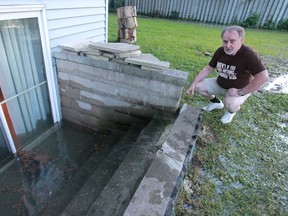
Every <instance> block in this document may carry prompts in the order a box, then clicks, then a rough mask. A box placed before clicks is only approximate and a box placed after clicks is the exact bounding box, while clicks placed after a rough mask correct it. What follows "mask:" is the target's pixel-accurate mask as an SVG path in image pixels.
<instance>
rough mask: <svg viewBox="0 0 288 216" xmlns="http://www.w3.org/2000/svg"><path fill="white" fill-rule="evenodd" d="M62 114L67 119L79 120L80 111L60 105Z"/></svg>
mask: <svg viewBox="0 0 288 216" xmlns="http://www.w3.org/2000/svg"><path fill="white" fill-rule="evenodd" d="M62 116H63V118H64V119H67V120H69V121H73V122H74V121H77V122H81V113H80V112H78V111H77V110H75V109H71V108H69V107H64V106H62Z"/></svg>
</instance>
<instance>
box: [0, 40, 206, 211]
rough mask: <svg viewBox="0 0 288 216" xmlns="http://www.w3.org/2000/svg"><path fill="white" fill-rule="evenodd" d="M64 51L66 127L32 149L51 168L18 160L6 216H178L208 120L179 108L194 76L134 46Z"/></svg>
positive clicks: (2, 205) (8, 172)
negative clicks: (195, 151) (202, 124)
mask: <svg viewBox="0 0 288 216" xmlns="http://www.w3.org/2000/svg"><path fill="white" fill-rule="evenodd" d="M59 47H60V48H61V50H60V51H59V52H56V53H54V56H55V60H56V65H57V73H58V81H59V93H60V95H61V110H62V115H63V122H62V123H59V124H58V125H56V126H55V127H54V128H53V129H52V130H50V132H47V133H46V134H43V136H42V137H40V138H39V139H37V140H35V141H34V142H33V143H31V145H29V146H30V147H29V146H27V149H26V150H27V151H31V150H32V151H33V152H36V153H37V155H38V156H39V155H42V156H43V158H46V159H47V160H46V161H45V163H42V164H41V163H39V161H37V160H38V159H39V158H38V157H36V158H35V157H34V158H32V161H34V162H35V163H36V164H38V166H36V167H38V168H37V169H36V170H34V171H33V172H31V170H29V169H28V170H27V167H28V168H29V165H28V166H27V164H24V163H23V161H24V160H23V158H21V157H19V158H18V160H16V162H15V161H14V163H12V164H10V166H9V167H8V168H6V169H3V170H2V172H1V176H0V182H1V183H2V185H6V187H3V189H2V191H1V193H2V194H1V195H2V196H0V212H1V213H5V215H7V216H9V215H17V214H20V215H37V216H38V215H49V216H53V215H63V216H64V215H67V216H68V215H69V216H72V215H75V216H76V215H77V216H79V215H101V216H103V215H109V216H110V215H131V216H132V215H133V216H135V215H147V216H148V215H173V211H174V204H175V201H176V199H177V195H178V192H179V189H180V187H181V183H182V180H183V178H184V174H185V172H186V170H187V167H188V164H189V163H190V161H191V159H192V155H193V149H194V145H195V142H196V139H197V134H198V129H199V126H200V122H201V118H202V111H201V110H199V109H197V108H193V107H191V106H189V105H187V104H184V105H180V97H181V92H182V89H183V86H184V84H185V82H186V80H187V73H185V72H183V71H178V70H174V69H169V63H167V62H162V61H160V60H158V59H157V58H155V57H153V56H152V55H146V54H144V55H143V54H142V53H141V51H140V50H139V47H138V46H134V45H132V46H130V45H127V44H106V43H100V44H99V43H96V44H95V43H92V44H91V42H89V41H86V40H84V41H81V42H79V41H78V42H76V43H69V44H64V45H61V46H59ZM30 168H31V167H30ZM32 170H33V169H32ZM11 179H17V180H16V181H15V182H11ZM7 206H9V208H7Z"/></svg>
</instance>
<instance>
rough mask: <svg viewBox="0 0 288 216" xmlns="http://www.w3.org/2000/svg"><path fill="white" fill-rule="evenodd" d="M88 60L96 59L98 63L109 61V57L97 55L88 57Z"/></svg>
mask: <svg viewBox="0 0 288 216" xmlns="http://www.w3.org/2000/svg"><path fill="white" fill-rule="evenodd" d="M86 56H87V57H88V58H91V59H95V60H98V61H106V62H107V61H109V57H107V56H102V55H101V56H100V55H99V56H96V55H86Z"/></svg>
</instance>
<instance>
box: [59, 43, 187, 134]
mask: <svg viewBox="0 0 288 216" xmlns="http://www.w3.org/2000/svg"><path fill="white" fill-rule="evenodd" d="M65 46H67V44H66V45H61V48H62V51H60V52H55V53H54V57H55V59H56V65H57V73H58V80H59V89H60V94H61V106H62V114H63V118H65V119H68V120H70V121H74V122H76V123H79V124H81V125H85V126H88V127H92V128H95V129H97V128H100V126H101V127H102V128H103V127H104V128H105V125H106V127H111V124H110V125H109V124H108V121H109V122H111V121H112V122H115V124H117V123H119V122H122V123H123V122H126V123H127V124H130V123H131V122H136V121H140V120H147V119H150V118H151V117H152V116H153V115H154V114H155V113H156V112H175V111H176V110H177V108H178V106H179V102H180V97H181V92H182V89H183V86H184V84H185V82H186V80H187V75H188V74H187V73H186V72H183V71H179V70H175V69H169V68H168V67H169V63H168V62H162V61H159V60H158V59H157V58H155V57H153V56H152V55H150V54H141V51H140V48H139V46H136V45H131V44H126V43H118V44H117V43H111V44H109V43H91V42H87V43H86V44H84V45H83V49H81V48H80V49H78V48H77V50H75V53H77V54H76V55H75V54H72V53H70V52H73V51H72V48H71V46H73V45H72V43H70V44H69V47H70V48H65ZM59 47H60V46H59ZM79 50H80V51H79ZM67 51H69V52H67ZM90 54H91V55H94V57H91V56H90ZM97 56H98V57H101V59H100V58H99V59H97V58H96V57H97ZM102 58H106V59H102ZM115 59H117V60H121V61H115Z"/></svg>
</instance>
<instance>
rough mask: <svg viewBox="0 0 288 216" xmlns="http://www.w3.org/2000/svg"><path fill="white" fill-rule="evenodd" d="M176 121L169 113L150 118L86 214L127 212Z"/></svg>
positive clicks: (102, 214) (103, 214)
mask: <svg viewBox="0 0 288 216" xmlns="http://www.w3.org/2000/svg"><path fill="white" fill-rule="evenodd" d="M173 122H174V117H173V116H172V115H168V114H159V115H157V116H155V117H154V118H153V119H152V120H151V122H150V123H149V124H148V125H147V126H146V127H145V128H144V129H143V131H142V132H141V134H140V136H139V138H138V139H137V141H136V142H135V144H134V145H133V147H132V148H131V150H130V151H129V153H128V154H127V155H126V157H125V159H124V160H123V162H122V163H121V165H120V166H119V168H118V169H117V170H116V172H115V173H114V175H113V176H112V177H111V179H110V180H109V182H108V183H107V185H106V186H105V188H104V189H103V190H102V192H101V193H100V194H99V196H98V197H97V199H96V200H94V203H93V205H92V206H91V208H90V209H89V211H88V212H87V214H86V215H101V216H105V215H109V216H111V215H122V214H123V213H124V211H125V209H126V207H127V206H128V204H129V202H130V199H131V197H132V196H133V194H134V193H135V191H136V189H137V187H138V185H139V183H140V182H141V180H142V178H143V176H144V175H145V173H146V171H147V169H148V168H149V166H150V164H151V162H152V161H153V159H154V157H155V155H156V153H157V151H158V150H159V149H160V148H161V147H162V144H163V143H164V141H165V140H166V139H167V136H168V134H169V132H170V129H171V128H172V126H173ZM92 186H93V185H91V187H92ZM73 215H74V214H73ZM78 215H79V214H78Z"/></svg>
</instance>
